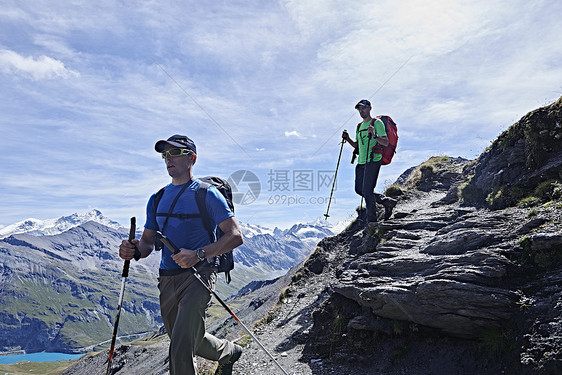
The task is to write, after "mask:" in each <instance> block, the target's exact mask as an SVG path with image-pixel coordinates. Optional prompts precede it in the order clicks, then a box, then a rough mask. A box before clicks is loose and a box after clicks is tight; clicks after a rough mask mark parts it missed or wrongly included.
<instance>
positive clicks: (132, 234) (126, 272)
mask: <svg viewBox="0 0 562 375" xmlns="http://www.w3.org/2000/svg"><path fill="white" fill-rule="evenodd" d="M135 231H136V219H135V217H134V216H133V217H132V218H131V228H130V229H129V242H131V241H132V240H133V239H134V238H135ZM131 243H132V242H131ZM136 250H137V249H136V246H135V259H136V260H139V259H140V256H139V255H140V253H138V252H137V251H136ZM137 257H138V258H137ZM130 264H131V261H130V260H126V261H125V264H124V265H123V273H122V274H121V276H122V277H123V278H122V279H121V293H120V294H119V305H118V306H117V315H116V316H115V324H114V326H113V336H112V337H111V347H110V348H109V357H108V358H107V372H106V375H109V373H110V370H111V359H112V358H113V351H114V350H115V340H116V339H117V327H118V326H119V318H120V316H121V305H122V304H123V294H125V280H127V277H128V276H129V265H130Z"/></svg>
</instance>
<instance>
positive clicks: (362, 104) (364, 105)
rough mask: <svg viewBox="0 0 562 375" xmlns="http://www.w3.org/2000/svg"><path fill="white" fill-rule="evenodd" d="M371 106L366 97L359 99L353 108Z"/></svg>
mask: <svg viewBox="0 0 562 375" xmlns="http://www.w3.org/2000/svg"><path fill="white" fill-rule="evenodd" d="M370 106H371V102H370V101H368V100H367V99H362V100H360V101H359V103H357V104H355V109H358V108H359V107H370Z"/></svg>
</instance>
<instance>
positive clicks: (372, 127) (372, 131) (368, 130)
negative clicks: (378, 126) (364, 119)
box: [367, 124, 376, 138]
mask: <svg viewBox="0 0 562 375" xmlns="http://www.w3.org/2000/svg"><path fill="white" fill-rule="evenodd" d="M367 133H369V134H370V135H371V137H373V138H375V137H376V134H375V127H374V126H373V124H369V126H368V127H367Z"/></svg>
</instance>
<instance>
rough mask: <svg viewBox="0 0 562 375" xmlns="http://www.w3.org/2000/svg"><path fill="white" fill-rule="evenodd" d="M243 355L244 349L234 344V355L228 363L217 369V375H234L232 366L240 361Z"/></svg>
mask: <svg viewBox="0 0 562 375" xmlns="http://www.w3.org/2000/svg"><path fill="white" fill-rule="evenodd" d="M241 355H242V347H241V346H240V345H236V344H234V354H233V355H232V357H230V359H229V360H228V362H225V363H223V364H222V365H219V367H217V371H215V375H232V365H234V362H236V361H238V359H239V358H240V356H241Z"/></svg>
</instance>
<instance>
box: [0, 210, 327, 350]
mask: <svg viewBox="0 0 562 375" xmlns="http://www.w3.org/2000/svg"><path fill="white" fill-rule="evenodd" d="M241 227H242V232H243V235H244V238H245V242H244V244H243V245H242V246H240V247H239V248H237V249H236V250H235V253H234V256H235V261H236V266H235V269H234V271H233V272H232V279H233V281H232V283H231V284H228V285H227V284H226V283H225V282H224V281H223V278H222V277H219V284H218V285H217V291H218V293H219V294H220V295H222V296H224V297H228V296H229V295H232V294H235V293H236V292H237V291H238V290H239V289H241V288H242V287H244V286H245V285H246V284H248V283H251V282H252V281H256V280H267V279H272V278H275V277H278V276H280V275H283V274H284V273H286V271H287V270H288V269H289V268H290V267H292V266H294V265H295V264H297V263H299V262H300V261H302V260H303V259H305V258H306V257H307V256H308V255H309V254H310V253H311V252H312V251H313V250H314V248H315V246H316V244H317V243H318V242H319V241H320V240H321V239H322V238H324V237H326V236H331V235H333V234H334V232H333V231H332V229H331V227H330V226H329V225H327V224H326V223H325V222H320V221H319V222H316V223H310V224H295V225H294V226H292V227H291V228H289V229H286V230H280V229H278V228H275V229H273V230H271V229H268V228H263V227H260V226H258V225H250V224H243V223H242V224H241ZM127 235H128V229H127V228H124V227H123V226H121V225H120V224H119V223H117V222H115V221H112V220H110V219H109V218H107V217H105V216H103V214H102V213H101V212H100V211H98V210H92V211H90V212H87V213H84V214H72V215H70V216H64V217H61V218H58V219H51V220H37V219H27V220H24V221H21V222H18V223H15V224H12V225H9V226H6V227H4V228H2V229H1V230H0V304H1V306H2V308H1V310H0V352H5V351H11V350H21V349H23V350H25V351H27V352H35V351H43V350H47V351H58V352H72V351H77V350H80V348H88V347H89V348H90V349H91V348H93V347H95V345H96V344H99V343H103V342H104V341H107V340H108V339H109V338H110V337H111V329H112V327H113V320H114V318H115V312H116V306H117V299H118V293H119V287H120V282H121V270H122V267H123V262H122V260H121V259H120V258H119V257H118V254H117V248H118V245H119V243H120V242H121V240H122V239H123V238H126V237H127ZM139 235H140V230H137V238H138V236H139ZM159 262H160V254H157V253H156V254H151V255H150V256H149V257H148V258H146V259H142V260H141V261H139V262H138V263H137V262H132V263H131V271H130V274H129V278H128V279H127V288H126V291H125V298H124V302H123V313H122V314H121V322H120V324H119V335H120V336H125V335H131V334H139V333H142V332H147V331H152V330H155V329H157V328H158V327H159V326H160V325H161V319H160V311H159V305H158V296H157V288H156V284H157V280H156V278H157V271H158V264H159Z"/></svg>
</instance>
